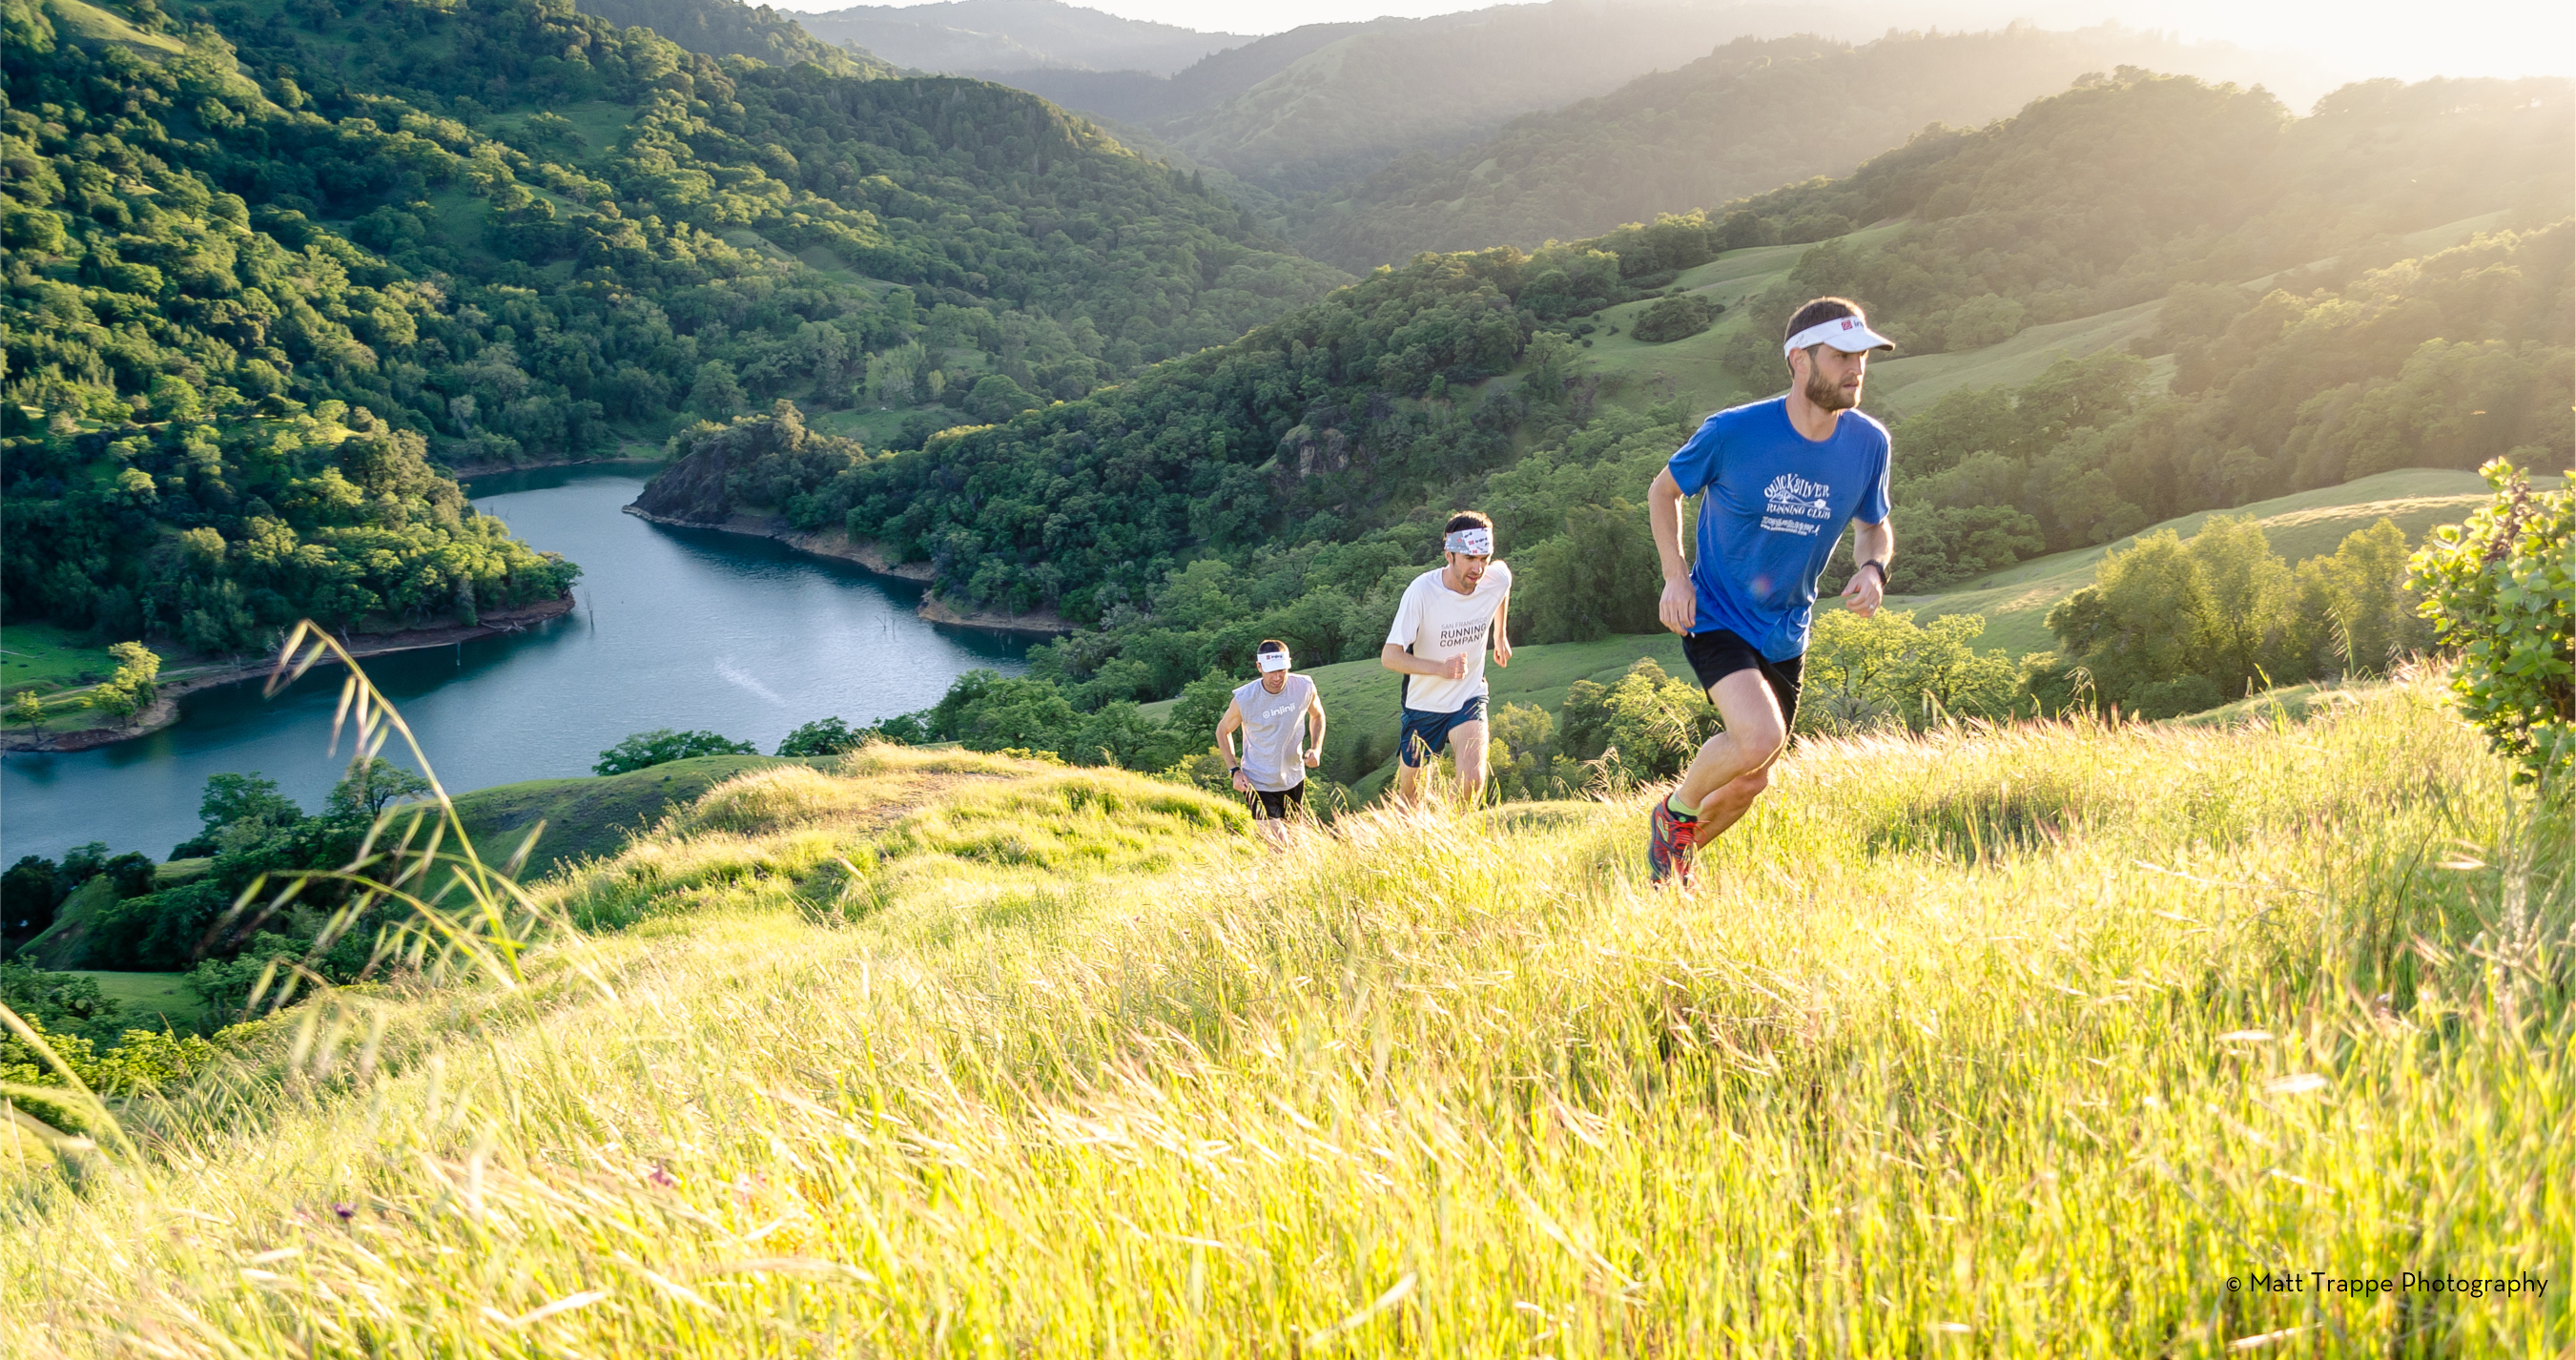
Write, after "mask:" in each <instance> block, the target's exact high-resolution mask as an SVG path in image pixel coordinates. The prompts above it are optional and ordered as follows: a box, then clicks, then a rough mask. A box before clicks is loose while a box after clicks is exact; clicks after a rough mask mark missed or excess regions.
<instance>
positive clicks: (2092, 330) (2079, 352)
mask: <svg viewBox="0 0 2576 1360" xmlns="http://www.w3.org/2000/svg"><path fill="white" fill-rule="evenodd" d="M2163 310H2164V303H2162V302H2161V301H2159V302H2142V303H2139V304H2138V305H2137V306H2135V307H2123V308H2121V309H2119V310H2118V311H2114V312H2103V313H2101V314H2100V315H2098V316H2087V317H2079V318H2077V319H2076V320H2073V321H2060V322H2057V323H2056V324H2054V325H2048V326H2029V327H2025V328H2023V330H2022V331H2021V333H2020V334H2018V335H2015V336H2014V337H2012V338H2011V339H2009V340H2006V341H2003V342H2002V343H2000V344H1993V345H1987V346H1984V347H1983V348H1980V349H1971V350H1961V351H1959V352H1958V353H1955V354H1917V355H1912V356H1907V355H1904V354H1901V353H1900V354H1899V355H1898V356H1897V357H1895V358H1892V359H1887V360H1884V361H1879V360H1873V361H1872V362H1871V363H1870V366H1869V383H1868V401H1869V409H1870V410H1871V411H1873V412H1874V413H1876V414H1877V415H1878V417H1879V418H1880V419H1882V420H1895V419H1898V418H1900V417H1902V416H1905V415H1908V414H1911V413H1912V412H1915V411H1919V410H1921V409H1923V408H1924V407H1926V406H1929V405H1931V404H1932V403H1933V402H1935V401H1938V400H1940V399H1941V398H1942V397H1943V396H1946V395H1948V394H1949V393H1951V392H1956V391H1959V390H1962V389H1974V388H1981V387H2019V386H2021V385H2022V384H2024V383H2027V382H2029V381H2031V380H2032V379H2034V378H2037V377H2038V376H2039V375H2040V374H2042V373H2044V372H2046V371H2047V370H2048V366H2049V365H2050V364H2053V363H2056V362H2057V361H2058V360H2060V359H2081V358H2083V357H2085V356H2086V355H2089V354H2095V353H2098V352H2100V351H2102V350H2106V349H2114V348H2117V347H2120V346H2123V345H2126V344H2128V343H2129V341H2130V340H2131V339H2132V338H2134V337H2136V336H2141V335H2144V334H2146V333H2147V332H2149V331H2151V330H2154V329H2155V325H2156V316H2157V314H2158V313H2160V312H2162V311H2163ZM2153 363H2154V366H2155V371H2154V372H2153V374H2152V375H2151V386H2152V387H2153V388H2154V390H2156V391H2159V392H2161V391H2163V390H2164V385H2165V384H2166V383H2167V382H2170V381H2172V379H2173V357H2172V356H2171V355H2163V356H2159V357H2158V358H2157V359H2155V360H2154V361H2153Z"/></svg>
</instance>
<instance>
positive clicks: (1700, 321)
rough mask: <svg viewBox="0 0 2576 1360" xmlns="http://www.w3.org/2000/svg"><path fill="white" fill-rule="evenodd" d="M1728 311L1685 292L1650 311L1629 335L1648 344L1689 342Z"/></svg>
mask: <svg viewBox="0 0 2576 1360" xmlns="http://www.w3.org/2000/svg"><path fill="white" fill-rule="evenodd" d="M1725 310H1726V309H1725V308H1724V307H1721V306H1719V305H1718V304H1717V303H1714V302H1711V301H1710V300H1708V299H1707V298H1704V297H1701V296H1700V295H1699V294H1697V293H1684V294H1682V295H1681V296H1680V297H1668V298H1665V299H1664V300H1663V301H1661V302H1658V303H1656V304H1655V305H1654V306H1652V307H1649V308H1647V309H1646V314H1645V315H1644V316H1641V317H1639V318H1637V324H1636V326H1635V327H1634V328H1633V329H1632V330H1631V332H1630V333H1631V334H1633V335H1635V336H1636V337H1637V338H1638V339H1639V340H1642V341H1644V342H1646V343H1647V344H1649V345H1661V344H1665V343H1667V342H1669V341H1674V340H1687V339H1689V338H1690V337H1692V336H1694V335H1697V334H1699V333H1700V332H1701V331H1704V330H1707V329H1708V328H1709V327H1710V326H1712V325H1715V324H1716V322H1717V314H1718V313H1719V312H1722V311H1725Z"/></svg>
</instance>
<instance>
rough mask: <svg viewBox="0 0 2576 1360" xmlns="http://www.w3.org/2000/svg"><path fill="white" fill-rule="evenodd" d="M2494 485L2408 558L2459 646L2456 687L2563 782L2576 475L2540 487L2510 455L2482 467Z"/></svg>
mask: <svg viewBox="0 0 2576 1360" xmlns="http://www.w3.org/2000/svg"><path fill="white" fill-rule="evenodd" d="M2479 471H2480V472H2481V473H2483V474H2484V475H2485V477H2486V479H2487V485H2488V486H2491V487H2493V488H2495V495H2494V497H2493V498H2492V499H2490V500H2489V501H2488V502H2487V504H2486V506H2485V508H2483V509H2481V510H2479V511H2478V512H2477V513H2476V514H2474V515H2471V516H2469V519H2468V522H2467V523H2466V524H2460V525H2444V526H2442V527H2441V528H2439V529H2436V530H2434V531H2433V535H2432V541H2431V542H2428V543H2426V544H2425V545H2424V546H2423V548H2422V549H2420V550H2418V551H2417V552H2416V554H2415V556H2414V559H2413V560H2412V562H2411V563H2410V564H2409V565H2410V566H2411V568H2412V576H2411V577H2410V579H2409V581H2408V584H2409V585H2411V586H2413V587H2414V588H2415V589H2417V590H2420V591H2422V592H2423V594H2424V604H2423V606H2422V609H2423V613H2424V616H2425V617H2426V618H2429V619H2431V620H2432V621H2433V631H2434V636H2435V637H2436V639H2437V640H2439V641H2440V642H2441V644H2442V645H2443V646H2445V647H2448V648H2453V649H2456V650H2457V652H2458V653H2459V665H2458V667H2457V668H2456V669H2455V670H2454V671H2453V672H2452V675H2451V693H2452V694H2453V695H2454V696H2455V697H2456V698H2457V699H2458V700H2459V704H2460V708H2461V709H2462V711H2464V712H2465V713H2467V714H2468V717H2469V721H2470V722H2472V723H2474V724H2476V725H2477V727H2478V729H2479V730H2480V731H2483V732H2485V733H2486V735H2487V741H2488V743H2489V744H2490V745H2492V746H2493V747H2494V748H2495V750H2496V753H2497V754H2499V755H2502V756H2505V757H2508V758H2510V759H2512V760H2513V761H2515V762H2516V763H2517V765H2519V766H2520V768H2519V769H2518V770H2517V772H2516V775H2515V777H2516V778H2517V779H2518V780H2519V781H2521V782H2524V783H2530V782H2534V781H2544V780H2545V781H2553V782H2557V783H2558V787H2559V788H2561V789H2562V790H2563V789H2564V788H2565V787H2566V786H2565V784H2564V783H2563V782H2559V781H2564V779H2565V778H2566V776H2567V775H2568V774H2569V773H2570V771H2571V770H2576V644H2572V643H2571V640H2570V639H2571V631H2576V630H2571V627H2570V618H2569V613H2570V610H2569V603H2568V599H2569V595H2570V593H2571V591H2576V580H2571V573H2570V570H2569V565H2568V553H2569V550H2570V540H2571V538H2576V533H2571V529H2576V485H2571V486H2562V487H2561V488H2559V489H2558V490H2556V491H2543V492H2534V491H2533V490H2532V489H2531V484H2530V483H2529V482H2528V481H2526V480H2525V479H2524V477H2523V475H2522V473H2521V472H2520V471H2519V470H2518V469H2516V468H2515V467H2514V466H2513V464H2512V463H2510V462H2507V461H2506V460H2504V459H2502V458H2498V459H2495V460H2493V461H2491V462H2489V463H2488V464H2487V465H2486V466H2485V467H2483V468H2481V469H2479Z"/></svg>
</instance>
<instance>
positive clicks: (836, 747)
mask: <svg viewBox="0 0 2576 1360" xmlns="http://www.w3.org/2000/svg"><path fill="white" fill-rule="evenodd" d="M865 740H867V734H866V733H865V732H864V731H859V732H854V731H851V730H850V725H849V724H848V723H845V722H843V721H841V720H840V719H839V718H836V717H835V718H817V719H815V720H814V721H812V722H809V723H807V724H805V725H804V726H803V727H800V728H797V729H796V730H795V731H793V732H790V733H788V734H787V738H786V740H784V741H781V742H779V743H778V754H780V755H782V756H837V755H842V754H845V753H847V752H850V751H855V750H857V749H859V743H860V742H862V741H865Z"/></svg>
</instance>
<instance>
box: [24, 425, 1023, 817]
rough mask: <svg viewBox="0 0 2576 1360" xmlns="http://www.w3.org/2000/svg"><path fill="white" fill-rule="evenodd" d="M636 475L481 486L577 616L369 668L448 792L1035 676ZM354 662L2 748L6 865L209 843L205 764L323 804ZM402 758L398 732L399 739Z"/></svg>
mask: <svg viewBox="0 0 2576 1360" xmlns="http://www.w3.org/2000/svg"><path fill="white" fill-rule="evenodd" d="M643 486H644V479H643V477H642V476H640V475H638V474H637V473H636V472H635V471H634V470H632V469H611V468H550V469H543V470H536V471H528V472H514V473H505V474H500V475H497V476H491V477H483V478H478V479H476V480H474V481H473V482H472V483H470V484H469V485H468V487H467V491H468V494H469V495H470V496H471V497H472V499H473V502H474V504H475V506H476V508H478V509H480V510H482V511H484V512H485V513H487V514H495V515H499V516H501V517H502V518H503V519H504V520H506V521H508V523H509V525H510V527H511V529H512V530H513V531H514V532H515V533H516V534H517V535H518V536H519V537H520V538H523V539H525V540H527V541H528V542H529V543H531V544H533V545H535V546H536V547H538V548H540V549H544V550H548V551H553V552H560V553H562V554H563V555H564V556H566V557H569V558H571V559H572V560H573V561H575V562H578V563H580V564H581V568H582V575H581V581H580V582H579V584H577V585H575V586H574V587H573V594H574V597H575V598H576V599H577V600H578V602H579V603H578V605H577V607H576V608H575V609H574V610H573V612H572V613H570V614H568V615H565V616H564V617H562V618H560V619H556V620H552V621H550V622H548V623H545V624H541V625H538V626H536V627H533V628H530V629H528V630H527V631H525V632H522V633H517V634H511V635H504V636H500V637H490V638H483V639H481V640H479V641H474V642H468V643H465V644H463V645H461V646H453V647H442V648H438V649H435V650H429V651H415V652H398V653H395V654H393V655H390V656H379V657H374V658H372V659H369V660H366V661H364V662H363V663H362V664H363V665H364V666H365V667H366V669H367V673H368V674H369V675H370V676H372V677H373V678H374V679H375V682H376V685H377V687H378V688H379V689H381V690H383V691H384V692H385V693H386V694H387V695H389V696H390V697H391V698H392V699H393V701H394V703H395V705H396V707H397V708H398V709H399V710H400V711H401V713H402V715H403V717H404V719H405V720H407V721H408V722H410V724H411V725H412V730H413V731H414V732H416V733H418V734H419V736H420V738H421V745H422V747H423V748H424V749H425V750H427V752H428V753H429V759H430V763H431V764H432V765H433V766H434V767H435V768H436V770H437V772H438V777H439V778H440V780H441V781H443V782H444V783H445V784H446V785H447V788H448V790H449V791H450V792H463V791H465V790H468V789H479V788H486V787H489V786H491V785H494V784H507V783H513V782H516V781H518V780H522V779H542V778H550V777H556V776H564V775H581V774H588V773H590V764H591V762H592V761H594V760H597V759H598V758H599V753H600V751H601V750H603V749H605V748H607V747H609V746H613V745H615V744H616V743H617V742H618V741H619V740H620V739H622V738H623V737H625V736H626V735H627V734H628V733H630V732H640V731H645V730H647V729H650V728H656V727H674V728H679V729H681V730H683V731H686V730H689V729H694V728H705V729H708V730H711V731H716V732H721V733H723V734H724V735H726V736H728V737H731V738H733V739H735V740H737V741H750V742H753V743H756V744H757V745H758V746H759V747H760V749H761V750H763V751H771V750H775V749H777V746H778V742H779V739H780V738H782V737H784V736H786V735H787V733H788V732H789V731H791V730H793V729H794V728H796V727H798V726H799V725H801V724H803V723H806V722H809V721H812V720H813V719H816V718H824V717H833V716H838V717H840V718H842V719H845V720H847V721H848V722H849V723H850V724H851V725H852V726H854V727H855V726H859V725H861V724H864V723H868V722H873V721H875V720H876V719H878V718H881V717H886V716H889V715H892V714H896V713H906V712H910V711H912V710H914V709H919V708H926V707H928V706H930V705H931V704H933V703H936V702H938V700H939V696H941V695H942V694H945V693H947V692H948V685H949V682H950V681H951V680H953V679H955V678H956V677H957V676H958V675H960V674H963V673H964V672H966V671H968V670H972V669H974V668H976V667H979V666H984V667H990V668H992V669H994V670H998V671H1002V672H1004V673H1007V674H1017V673H1019V672H1021V671H1022V670H1024V669H1025V666H1024V664H1023V662H1022V659H1021V658H1022V657H1023V656H1024V654H1025V653H1026V651H1027V647H1028V644H1027V642H1026V641H1024V640H1016V639H1011V638H1006V637H1003V636H1000V635H996V634H991V633H983V632H977V631H974V630H971V629H962V628H951V627H946V626H941V625H934V624H931V623H928V622H926V621H924V620H923V619H921V618H920V617H919V616H918V615H916V614H914V613H913V607H914V606H915V605H916V604H918V603H919V601H920V598H921V588H920V587H918V586H915V585H912V584H910V583H909V582H904V581H896V580H888V579H886V578H883V577H878V576H872V575H870V574H869V573H867V572H866V571H864V570H862V569H860V568H858V567H856V566H853V565H849V564H846V563H841V562H836V561H830V560H827V559H822V558H816V557H810V556H807V555H805V554H802V553H798V552H795V551H793V550H792V549H789V548H787V547H786V546H784V545H782V544H778V543H773V542H771V541H769V540H767V539H759V538H747V537H744V536H741V535H738V534H724V533H717V532H715V531H713V530H706V529H674V528H669V527H666V526H662V525H657V524H651V523H647V522H646V521H644V520H641V519H638V518H636V517H635V516H633V515H628V514H623V513H621V507H623V506H624V505H625V504H626V503H627V502H629V501H631V500H633V499H635V495H636V493H637V492H638V491H640V490H642V489H643ZM344 676H345V672H343V671H341V670H340V669H339V668H337V667H331V668H327V669H317V670H315V671H314V672H313V673H311V674H309V675H307V676H306V677H305V678H304V679H303V680H302V681H301V682H300V683H298V684H297V685H296V686H295V687H294V688H292V689H290V690H288V691H287V692H286V693H284V694H281V695H279V696H278V697H277V698H275V699H263V698H262V697H261V696H260V685H259V683H258V682H256V681H253V682H249V683H245V684H239V685H226V686H222V687H219V688H215V689H208V690H201V691H199V692H197V693H195V694H192V695H189V696H187V697H186V698H184V699H182V700H181V701H180V719H179V721H178V723H177V724H176V725H174V726H172V727H169V728H166V729H164V730H162V731H160V732H156V733H153V734H152V735H150V736H147V737H139V738H136V739H135V740H133V741H129V742H122V743H119V744H117V745H114V746H107V747H101V748H99V749H97V750H93V751H78V752H71V753H66V754H59V755H57V754H47V753H33V752H10V753H7V754H6V755H5V756H0V863H14V862H15V861H16V860H17V858H18V857H19V856H21V855H48V856H56V857H59V856H60V855H61V854H62V852H63V851H64V850H65V849H67V848H69V847H71V846H74V845H78V844H80V843H82V842H84V841H92V840H100V841H105V842H107V843H108V845H109V846H110V847H112V848H113V849H116V850H120V851H123V850H141V851H143V852H144V853H146V854H148V855H150V856H152V857H153V858H154V859H160V858H162V857H163V856H165V855H168V854H169V853H170V847H172V846H173V845H176V844H178V843H179V842H181V841H183V840H186V839H188V838H189V837H191V836H194V835H195V834H196V833H197V829H198V821H197V799H198V796H199V795H200V794H201V793H202V792H203V790H204V787H205V782H206V776H208V775H210V774H219V773H224V772H227V771H229V772H236V773H250V772H254V771H255V772H258V773H261V774H265V775H267V776H268V777H269V778H271V779H274V780H276V781H277V782H278V784H279V785H280V786H281V788H282V789H283V790H284V792H285V793H286V794H287V796H289V797H291V798H293V799H294V800H295V801H296V802H298V803H300V804H302V805H303V807H304V810H305V811H307V812H315V811H319V810H320V809H321V806H322V803H323V800H324V798H325V796H326V795H328V794H329V792H330V789H331V785H332V784H333V782H334V781H336V780H337V779H338V778H339V776H340V774H341V772H342V771H343V770H344V768H345V767H346V765H347V762H348V754H349V747H348V741H347V738H346V737H343V738H342V741H341V746H340V751H339V754H338V755H337V756H336V757H335V756H334V755H333V754H332V753H331V751H330V750H329V745H330V740H331V711H332V708H333V707H334V705H335V704H336V703H337V702H338V699H339V692H340V682H341V680H342V679H343V678H344ZM385 755H386V756H387V757H388V758H393V757H396V756H397V755H402V757H403V763H404V764H406V765H408V764H410V760H409V758H408V756H407V755H404V754H403V753H402V752H401V749H400V738H399V737H397V738H395V739H394V740H393V742H392V743H390V744H388V745H387V747H386V748H385Z"/></svg>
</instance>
